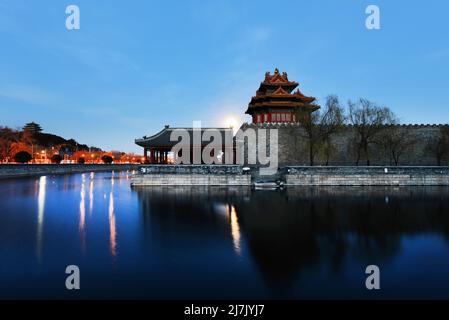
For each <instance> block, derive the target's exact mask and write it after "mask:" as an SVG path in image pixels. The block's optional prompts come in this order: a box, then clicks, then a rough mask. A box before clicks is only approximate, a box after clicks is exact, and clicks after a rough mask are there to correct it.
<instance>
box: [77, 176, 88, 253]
mask: <svg viewBox="0 0 449 320" xmlns="http://www.w3.org/2000/svg"><path fill="white" fill-rule="evenodd" d="M85 198H86V174H84V173H83V174H82V175H81V190H80V204H79V224H78V229H79V233H80V239H81V248H82V249H83V251H84V250H85V248H86V231H85V228H86V199H85Z"/></svg>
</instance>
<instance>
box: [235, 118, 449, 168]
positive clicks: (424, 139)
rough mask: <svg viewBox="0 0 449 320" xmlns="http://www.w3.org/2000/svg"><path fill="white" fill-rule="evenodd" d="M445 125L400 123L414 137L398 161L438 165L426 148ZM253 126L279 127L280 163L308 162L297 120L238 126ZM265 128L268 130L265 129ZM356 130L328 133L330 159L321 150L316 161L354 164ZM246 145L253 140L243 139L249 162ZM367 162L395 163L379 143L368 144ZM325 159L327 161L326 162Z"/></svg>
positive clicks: (447, 161) (447, 160)
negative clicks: (330, 134) (285, 122)
mask: <svg viewBox="0 0 449 320" xmlns="http://www.w3.org/2000/svg"><path fill="white" fill-rule="evenodd" d="M444 127H448V126H447V125H399V126H398V129H399V130H402V131H403V132H407V133H408V134H409V135H410V137H413V139H414V140H415V141H414V143H413V144H410V147H409V148H407V150H405V152H404V153H403V154H402V155H401V156H400V159H399V163H398V165H401V166H434V165H437V159H436V156H435V155H434V154H432V153H431V152H430V151H429V150H428V145H429V141H431V140H432V139H435V137H437V136H438V135H439V134H440V133H441V129H442V128H444ZM248 128H253V129H254V130H255V131H256V132H257V131H258V130H260V129H277V130H278V145H277V152H278V163H279V167H282V166H287V165H302V166H307V165H309V164H310V162H309V150H308V142H307V139H306V138H305V136H306V135H305V132H304V129H303V128H302V127H301V126H300V125H298V124H258V125H255V124H243V125H242V127H241V129H242V130H246V129H248ZM267 132H268V130H267ZM356 137H357V134H356V132H355V130H354V127H353V126H351V125H346V126H345V127H344V128H343V130H342V131H341V132H340V133H338V134H335V135H333V136H332V137H331V140H330V141H331V143H330V145H331V146H332V150H331V152H330V157H329V159H328V160H329V161H328V162H327V161H326V157H325V156H324V155H323V154H320V153H318V154H317V155H316V156H315V165H326V164H327V165H330V166H353V165H355V164H356V158H357V155H356V150H355V148H354V143H353V141H354V139H355V138H356ZM261 143H264V144H266V150H270V139H269V137H267V138H266V139H264V141H261ZM248 148H253V149H254V148H256V145H255V144H254V143H251V142H250V144H249V145H248V142H247V140H246V139H245V143H244V151H245V153H244V155H245V156H244V162H245V164H248V155H247V150H248ZM369 153H370V164H371V165H379V166H384V165H394V160H393V158H392V156H391V154H390V152H389V151H388V150H385V148H384V147H383V146H381V145H379V144H371V145H370V150H369ZM326 162H327V163H326ZM359 164H360V165H365V164H366V159H365V158H363V157H362V158H361V159H360V162H359ZM442 164H443V165H449V157H448V155H446V156H445V157H443V159H442Z"/></svg>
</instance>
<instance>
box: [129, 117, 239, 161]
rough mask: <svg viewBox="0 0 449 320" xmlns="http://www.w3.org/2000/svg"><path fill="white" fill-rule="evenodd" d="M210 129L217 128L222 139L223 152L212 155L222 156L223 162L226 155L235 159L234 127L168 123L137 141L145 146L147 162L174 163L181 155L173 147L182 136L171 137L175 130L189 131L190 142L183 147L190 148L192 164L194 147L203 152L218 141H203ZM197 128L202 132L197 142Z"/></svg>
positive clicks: (136, 141) (199, 132)
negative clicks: (153, 133)
mask: <svg viewBox="0 0 449 320" xmlns="http://www.w3.org/2000/svg"><path fill="white" fill-rule="evenodd" d="M210 129H214V130H217V131H218V132H219V133H220V136H221V141H219V143H220V146H221V148H220V150H221V154H219V155H212V156H216V157H223V158H222V160H223V162H224V159H225V157H232V158H231V159H234V150H235V144H234V140H233V136H234V133H233V129H232V128H198V129H195V128H171V127H170V126H168V125H166V126H165V127H164V129H162V130H161V131H160V132H158V133H156V134H155V135H152V136H150V137H147V136H144V137H143V138H141V139H136V140H135V143H136V144H137V145H139V146H141V147H143V148H144V157H145V162H146V163H151V164H169V163H173V162H174V161H175V159H176V157H178V156H181V155H176V154H173V152H172V149H173V147H174V146H175V145H177V144H178V143H179V142H180V141H181V138H178V140H174V141H173V140H171V139H170V136H171V135H172V133H173V132H174V131H175V130H183V131H185V132H187V133H188V135H189V138H190V139H189V141H188V142H184V143H187V144H186V145H184V146H183V147H188V148H190V164H192V163H194V161H193V150H194V149H196V148H199V149H200V150H201V152H202V151H203V149H204V148H205V147H206V146H207V145H209V144H210V143H211V142H214V143H216V142H215V141H213V138H211V139H205V141H203V139H204V133H205V132H206V131H207V130H210ZM195 130H196V131H198V134H200V135H199V136H200V137H202V138H201V139H200V142H199V143H197V142H195V139H194V131H195ZM148 153H149V154H148Z"/></svg>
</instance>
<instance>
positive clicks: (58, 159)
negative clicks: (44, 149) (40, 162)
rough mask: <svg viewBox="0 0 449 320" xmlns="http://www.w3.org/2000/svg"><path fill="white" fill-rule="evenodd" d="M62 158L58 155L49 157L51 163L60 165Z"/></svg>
mask: <svg viewBox="0 0 449 320" xmlns="http://www.w3.org/2000/svg"><path fill="white" fill-rule="evenodd" d="M61 161H62V157H61V156H60V155H59V154H54V155H53V156H52V157H51V163H61Z"/></svg>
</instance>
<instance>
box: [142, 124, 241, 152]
mask: <svg viewBox="0 0 449 320" xmlns="http://www.w3.org/2000/svg"><path fill="white" fill-rule="evenodd" d="M194 130H197V131H200V132H201V137H203V138H204V133H205V132H207V131H209V132H212V130H217V132H218V133H220V136H221V140H222V141H221V142H222V144H223V145H224V144H225V143H226V139H230V141H233V140H232V139H233V137H234V131H233V129H232V128H198V129H195V128H191V127H190V128H189V127H185V128H183V127H177V128H175V127H173V128H172V127H170V126H165V128H164V129H162V130H161V131H159V132H158V133H156V134H154V135H152V136H149V137H147V136H144V137H142V138H140V139H135V143H136V144H137V145H139V146H141V147H146V148H151V147H153V148H172V147H173V146H175V145H176V144H178V142H179V141H181V138H180V137H177V140H174V141H172V140H171V138H170V137H171V135H172V133H174V134H175V135H176V134H177V133H178V132H179V133H186V134H188V135H189V138H190V139H189V141H188V142H187V144H186V145H190V146H195V145H194V144H193V133H194ZM177 131H178V132H177ZM212 141H213V137H211V138H210V139H209V140H206V141H202V140H201V142H200V143H201V146H206V145H208V144H209V143H211V142H212ZM198 146H199V145H198Z"/></svg>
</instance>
